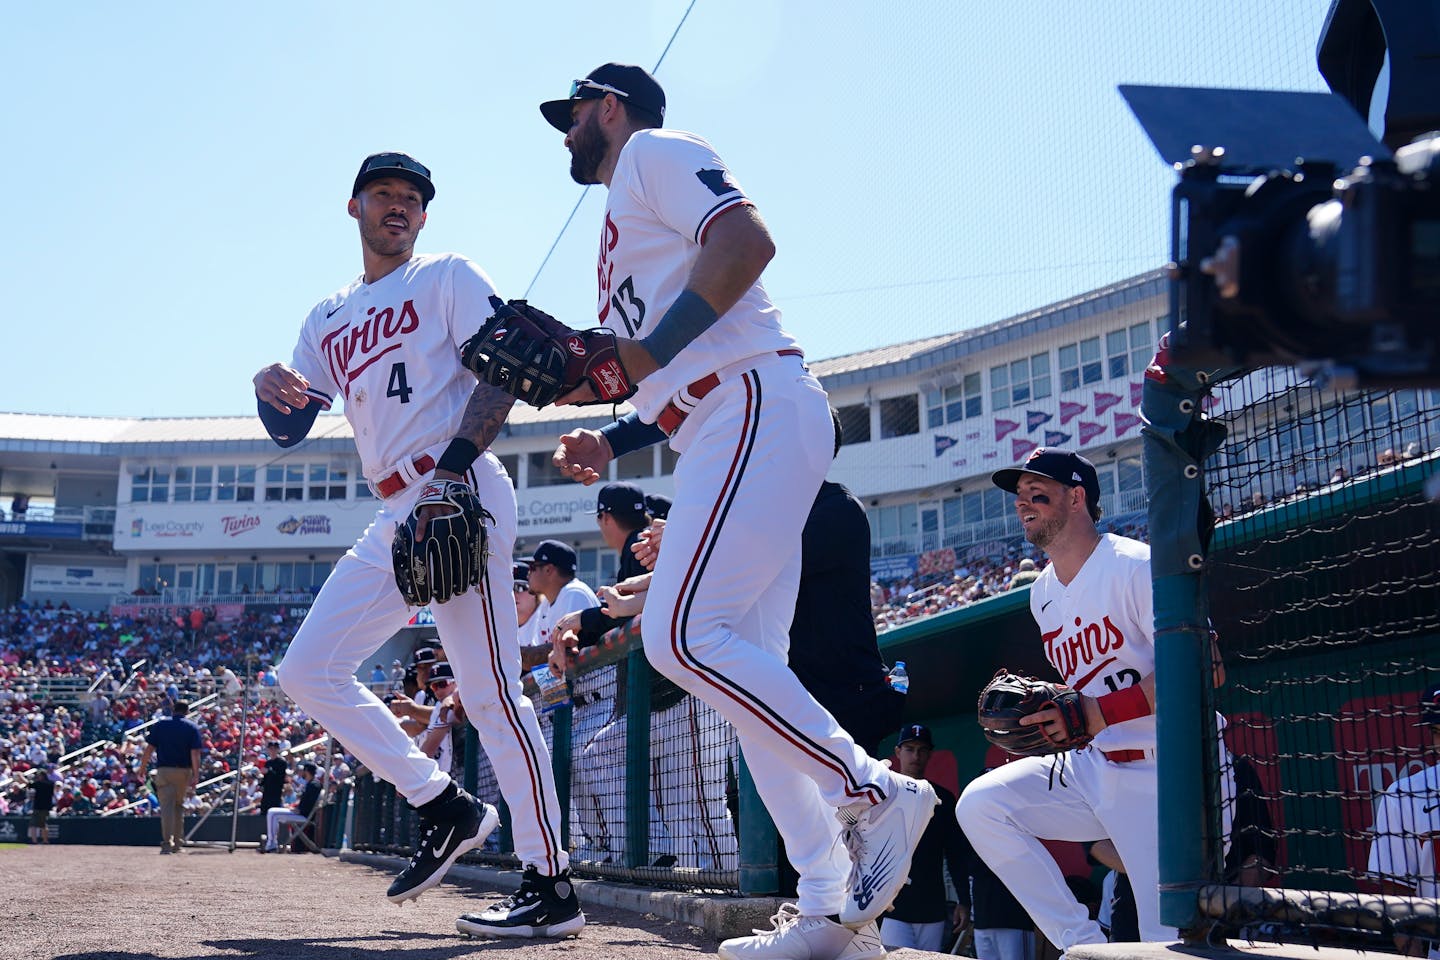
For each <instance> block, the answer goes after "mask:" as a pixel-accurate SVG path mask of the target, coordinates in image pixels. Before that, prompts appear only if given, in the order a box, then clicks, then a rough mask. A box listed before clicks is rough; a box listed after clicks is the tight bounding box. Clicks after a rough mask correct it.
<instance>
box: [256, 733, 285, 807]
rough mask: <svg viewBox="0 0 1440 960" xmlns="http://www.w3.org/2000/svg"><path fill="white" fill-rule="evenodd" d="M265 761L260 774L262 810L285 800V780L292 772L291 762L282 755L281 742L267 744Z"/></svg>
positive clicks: (278, 804)
mask: <svg viewBox="0 0 1440 960" xmlns="http://www.w3.org/2000/svg"><path fill="white" fill-rule="evenodd" d="M265 753H266V757H265V762H264V763H263V764H261V765H260V766H261V770H262V771H263V772H262V773H261V774H260V812H261V813H264V812H265V811H267V810H269V809H270V808H271V807H278V806H280V805H281V803H282V802H283V800H284V795H285V780H286V778H287V777H288V776H289V774H290V764H289V763H287V762H285V758H284V757H282V756H280V744H279V742H278V741H275V740H271V741H270V742H269V743H267V744H265Z"/></svg>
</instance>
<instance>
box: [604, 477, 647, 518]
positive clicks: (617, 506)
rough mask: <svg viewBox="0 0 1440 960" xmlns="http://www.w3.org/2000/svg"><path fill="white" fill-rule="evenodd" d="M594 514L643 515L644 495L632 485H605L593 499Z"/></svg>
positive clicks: (621, 483) (622, 483)
mask: <svg viewBox="0 0 1440 960" xmlns="http://www.w3.org/2000/svg"><path fill="white" fill-rule="evenodd" d="M595 512H596V513H597V514H601V513H644V512H645V494H644V493H642V492H641V491H640V488H639V487H637V486H635V484H633V483H624V482H623V481H622V482H620V483H607V484H605V486H603V487H601V488H600V494H599V496H597V497H596V498H595Z"/></svg>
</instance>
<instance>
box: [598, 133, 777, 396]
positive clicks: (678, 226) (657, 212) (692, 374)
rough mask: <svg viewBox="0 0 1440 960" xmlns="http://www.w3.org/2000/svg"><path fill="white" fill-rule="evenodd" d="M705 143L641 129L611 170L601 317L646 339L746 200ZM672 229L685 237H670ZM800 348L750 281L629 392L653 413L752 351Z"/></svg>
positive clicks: (633, 336) (617, 329) (673, 234)
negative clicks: (712, 233)
mask: <svg viewBox="0 0 1440 960" xmlns="http://www.w3.org/2000/svg"><path fill="white" fill-rule="evenodd" d="M749 203H750V200H749V199H748V198H747V197H746V196H745V193H744V191H742V190H741V189H740V185H739V184H738V183H736V182H735V179H734V177H732V176H731V175H730V171H729V170H728V169H727V168H726V166H725V164H724V163H723V162H722V161H721V160H720V158H719V157H718V156H716V155H715V151H714V149H712V148H711V146H710V144H708V143H706V142H705V141H704V140H702V139H700V138H699V137H697V136H695V135H694V134H693V133H683V132H681V131H678V130H660V129H654V130H639V131H636V132H635V133H634V134H633V135H631V137H630V139H629V141H628V142H627V143H626V144H625V146H624V148H623V149H621V151H620V157H619V159H618V160H617V161H616V163H615V174H614V176H613V177H612V179H611V183H610V191H609V200H608V201H607V203H606V205H605V221H604V225H603V228H602V230H601V234H600V260H599V265H598V268H597V269H598V272H599V279H600V286H599V291H600V296H599V303H598V304H597V306H596V310H597V313H598V316H599V319H600V323H601V324H602V325H603V326H605V327H606V328H608V329H610V330H613V331H615V333H616V335H618V336H621V337H626V338H628V339H635V340H639V339H643V338H644V337H646V336H649V334H650V332H651V331H652V330H654V328H655V324H656V323H658V322H659V320H660V318H661V317H662V316H664V314H665V311H666V310H668V309H669V308H670V305H671V304H672V303H674V302H675V298H677V297H678V296H680V294H681V292H682V291H683V290H684V289H685V282H686V280H688V279H689V277H690V270H691V268H692V267H694V265H695V260H696V258H697V257H699V255H700V247H701V245H702V244H703V242H704V239H705V233H706V231H707V230H709V228H710V225H711V224H712V223H714V222H715V218H716V217H718V216H720V215H721V214H722V213H724V212H725V211H727V210H730V209H732V208H734V207H737V206H740V205H742V204H749ZM677 235H678V236H679V237H681V238H684V239H685V241H686V242H683V243H676V237H677ZM794 349H798V346H797V344H796V342H795V338H794V337H792V336H790V334H788V333H786V332H785V331H784V330H782V329H781V328H780V311H779V310H778V309H776V307H775V305H774V304H772V303H771V302H770V297H769V296H768V295H767V294H766V293H765V288H764V287H763V286H762V285H761V284H760V283H758V282H757V283H755V284H754V285H752V286H751V287H750V289H749V290H748V291H746V293H745V295H744V296H743V297H741V298H740V302H739V303H737V304H735V306H733V307H731V308H730V310H728V311H727V312H726V313H725V316H724V319H723V320H722V321H720V322H718V323H716V324H715V325H714V326H712V327H711V328H710V329H709V330H707V331H705V333H703V334H701V335H700V336H699V337H698V338H696V339H695V340H694V342H692V343H690V344H689V345H688V346H686V347H685V349H683V350H681V351H680V354H679V356H677V357H676V358H675V359H674V360H672V361H671V362H670V363H669V364H668V365H667V366H665V367H664V368H663V369H660V370H657V371H656V372H654V373H652V374H650V375H649V376H648V377H646V378H645V379H644V380H643V381H642V382H641V383H640V384H639V390H638V392H637V393H636V394H635V396H634V397H633V398H632V399H631V401H630V402H631V403H632V404H634V406H635V409H636V410H637V411H638V412H639V414H640V418H641V419H642V420H644V421H646V422H647V423H653V422H654V421H655V418H656V417H657V416H659V414H660V411H661V410H663V409H664V407H665V404H666V403H667V402H668V401H669V400H670V398H671V397H672V396H674V395H675V393H676V392H678V391H679V390H680V389H681V388H682V387H684V386H686V385H687V384H690V383H692V382H694V381H696V380H699V379H700V378H702V377H705V376H708V375H709V374H711V373H714V372H715V371H716V370H719V369H720V368H721V367H725V366H727V365H729V364H732V363H735V362H737V361H740V360H744V359H747V358H749V357H754V356H758V355H760V354H765V353H774V352H775V351H778V350H794Z"/></svg>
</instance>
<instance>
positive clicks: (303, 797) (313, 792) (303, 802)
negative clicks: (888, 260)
mask: <svg viewBox="0 0 1440 960" xmlns="http://www.w3.org/2000/svg"><path fill="white" fill-rule="evenodd" d="M295 780H296V785H297V786H298V787H299V788H300V799H299V800H297V801H296V803H295V806H294V808H293V809H292V808H290V807H271V808H270V809H269V810H266V811H265V846H264V847H262V848H261V851H262V852H263V853H274V852H275V850H276V843H275V840H276V837H278V836H279V834H280V825H281V824H282V823H305V822H306V821H307V820H309V819H310V813H311V811H313V810H314V809H315V804H316V803H317V802H318V801H319V800H320V768H319V767H317V766H315V764H313V763H302V764H300V767H299V770H298V771H297V772H296V774H295Z"/></svg>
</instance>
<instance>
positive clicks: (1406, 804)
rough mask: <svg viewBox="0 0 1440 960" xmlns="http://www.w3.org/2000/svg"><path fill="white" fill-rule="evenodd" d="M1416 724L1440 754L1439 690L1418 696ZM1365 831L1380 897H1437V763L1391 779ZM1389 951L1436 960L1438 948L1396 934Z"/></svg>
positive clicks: (1439, 801)
mask: <svg viewBox="0 0 1440 960" xmlns="http://www.w3.org/2000/svg"><path fill="white" fill-rule="evenodd" d="M1420 725H1421V726H1423V727H1426V728H1428V730H1429V733H1430V744H1431V746H1432V747H1435V748H1437V749H1440V686H1434V687H1431V688H1430V689H1428V690H1426V691H1425V692H1424V693H1422V694H1421V695H1420ZM1371 832H1372V833H1373V835H1374V839H1373V840H1371V842H1370V859H1369V863H1368V865H1367V868H1366V869H1367V870H1368V872H1369V873H1371V874H1372V875H1374V876H1375V877H1377V878H1378V879H1379V880H1380V882H1381V887H1382V889H1381V892H1382V893H1387V894H1391V895H1392V896H1398V897H1430V898H1435V897H1440V764H1434V765H1432V766H1428V767H1426V768H1425V769H1423V770H1421V771H1419V772H1417V773H1412V774H1411V775H1410V776H1408V777H1403V778H1401V779H1399V780H1396V781H1395V782H1394V783H1392V784H1391V785H1390V786H1389V787H1388V788H1387V789H1386V790H1385V792H1384V793H1382V794H1380V795H1379V796H1378V797H1376V798H1375V826H1374V829H1373V830H1372V831H1371ZM1395 946H1396V947H1397V948H1398V949H1399V951H1400V953H1401V954H1403V955H1405V956H1411V957H1423V956H1427V955H1428V956H1429V957H1431V958H1432V960H1440V944H1436V943H1429V942H1427V941H1425V940H1422V939H1420V938H1419V937H1411V936H1406V935H1404V934H1396V935H1395Z"/></svg>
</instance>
